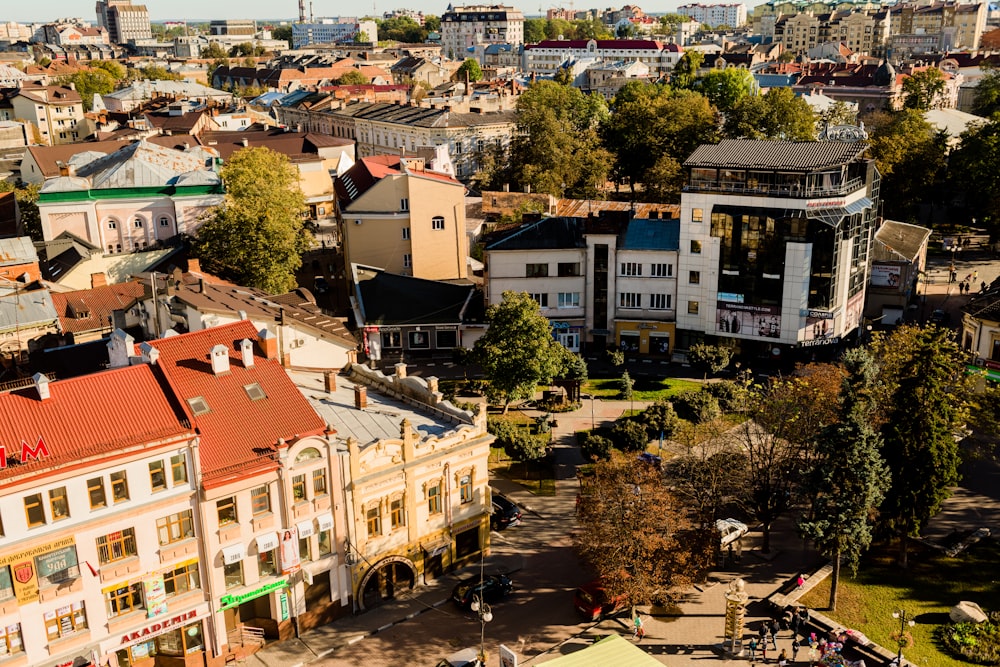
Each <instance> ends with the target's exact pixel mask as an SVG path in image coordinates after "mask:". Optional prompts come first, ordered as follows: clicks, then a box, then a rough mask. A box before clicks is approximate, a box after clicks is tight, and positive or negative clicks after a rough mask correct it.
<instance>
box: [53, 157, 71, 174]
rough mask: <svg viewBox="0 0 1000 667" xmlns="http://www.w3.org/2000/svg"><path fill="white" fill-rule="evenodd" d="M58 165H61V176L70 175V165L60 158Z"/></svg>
mask: <svg viewBox="0 0 1000 667" xmlns="http://www.w3.org/2000/svg"><path fill="white" fill-rule="evenodd" d="M56 166H57V167H59V175H60V176H69V166H68V165H67V164H66V163H65V162H63V161H62V160H59V161H57V162H56Z"/></svg>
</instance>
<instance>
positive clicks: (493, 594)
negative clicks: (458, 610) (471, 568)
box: [451, 574, 514, 609]
mask: <svg viewBox="0 0 1000 667" xmlns="http://www.w3.org/2000/svg"><path fill="white" fill-rule="evenodd" d="M512 590H514V582H513V581H511V580H510V577H508V576H507V575H506V574H488V575H486V576H485V577H482V579H480V577H479V575H478V574H477V575H473V576H471V577H467V578H465V579H463V580H462V581H460V582H458V583H457V584H456V585H455V588H453V589H452V591H451V599H452V601H453V602H454V603H455V604H457V605H458V606H459V607H462V608H463V609H468V608H469V607H471V606H472V598H473V596H476V597H479V598H480V599H481V600H485V601H486V602H490V603H493V602H497V601H499V600H502V599H503V598H505V597H507V596H508V595H510V592H511V591H512Z"/></svg>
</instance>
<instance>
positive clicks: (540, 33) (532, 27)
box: [524, 18, 545, 44]
mask: <svg viewBox="0 0 1000 667" xmlns="http://www.w3.org/2000/svg"><path fill="white" fill-rule="evenodd" d="M543 39H545V19H528V18H526V19H524V43H525V44H537V43H538V42H540V41H542V40H543Z"/></svg>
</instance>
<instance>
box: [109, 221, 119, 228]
mask: <svg viewBox="0 0 1000 667" xmlns="http://www.w3.org/2000/svg"><path fill="white" fill-rule="evenodd" d="M108 229H118V222H117V221H116V220H108Z"/></svg>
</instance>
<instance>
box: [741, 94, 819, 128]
mask: <svg viewBox="0 0 1000 667" xmlns="http://www.w3.org/2000/svg"><path fill="white" fill-rule="evenodd" d="M725 134H726V135H727V136H729V137H730V138H733V139H784V140H786V141H812V140H814V139H815V138H816V117H815V115H814V114H813V111H812V107H810V106H809V104H808V103H807V102H806V101H805V100H804V99H802V98H801V97H798V96H796V95H795V93H793V92H792V89H791V88H771V89H770V90H768V91H767V92H766V93H764V94H763V95H747V96H746V97H743V98H741V99H740V100H739V101H737V102H736V104H735V105H734V106H733V108H732V109H731V110H730V111H729V113H727V114H726V123H725Z"/></svg>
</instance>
